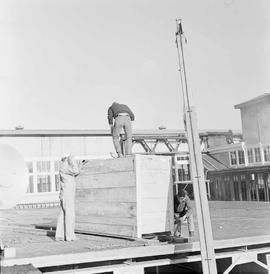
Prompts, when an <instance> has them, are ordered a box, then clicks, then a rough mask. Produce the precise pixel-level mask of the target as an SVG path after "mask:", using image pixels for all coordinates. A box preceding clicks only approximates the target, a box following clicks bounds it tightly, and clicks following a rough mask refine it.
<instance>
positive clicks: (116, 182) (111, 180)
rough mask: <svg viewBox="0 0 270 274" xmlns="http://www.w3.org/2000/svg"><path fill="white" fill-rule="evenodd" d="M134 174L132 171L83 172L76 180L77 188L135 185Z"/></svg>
mask: <svg viewBox="0 0 270 274" xmlns="http://www.w3.org/2000/svg"><path fill="white" fill-rule="evenodd" d="M135 184H136V182H135V176H134V172H133V171H122V172H121V173H120V172H110V173H105V174H102V173H100V174H91V175H89V174H85V173H83V174H82V175H81V176H80V178H79V180H77V186H76V188H77V189H80V188H83V189H88V188H108V187H127V186H135Z"/></svg>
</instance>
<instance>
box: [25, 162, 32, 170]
mask: <svg viewBox="0 0 270 274" xmlns="http://www.w3.org/2000/svg"><path fill="white" fill-rule="evenodd" d="M26 165H27V168H28V172H29V173H33V162H26Z"/></svg>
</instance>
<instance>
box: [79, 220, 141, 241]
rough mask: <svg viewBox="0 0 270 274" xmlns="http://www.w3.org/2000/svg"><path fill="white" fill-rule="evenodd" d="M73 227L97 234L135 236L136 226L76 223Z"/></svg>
mask: <svg viewBox="0 0 270 274" xmlns="http://www.w3.org/2000/svg"><path fill="white" fill-rule="evenodd" d="M75 229H77V230H82V231H85V232H90V233H91V232H92V233H97V234H107V235H117V236H125V237H131V238H134V237H136V226H132V225H131V226H128V225H110V224H108V225H106V224H96V223H94V224H91V223H78V222H77V223H76V226H75Z"/></svg>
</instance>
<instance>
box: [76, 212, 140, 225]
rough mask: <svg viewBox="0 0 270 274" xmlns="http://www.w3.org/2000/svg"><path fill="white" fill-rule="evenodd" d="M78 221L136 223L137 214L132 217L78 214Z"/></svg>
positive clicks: (115, 223)
mask: <svg viewBox="0 0 270 274" xmlns="http://www.w3.org/2000/svg"><path fill="white" fill-rule="evenodd" d="M76 222H78V223H88V224H106V225H128V226H130V225H131V226H135V225H136V216H134V217H131V218H124V217H108V216H106V217H100V216H91V215H89V216H87V217H86V216H82V215H80V216H76Z"/></svg>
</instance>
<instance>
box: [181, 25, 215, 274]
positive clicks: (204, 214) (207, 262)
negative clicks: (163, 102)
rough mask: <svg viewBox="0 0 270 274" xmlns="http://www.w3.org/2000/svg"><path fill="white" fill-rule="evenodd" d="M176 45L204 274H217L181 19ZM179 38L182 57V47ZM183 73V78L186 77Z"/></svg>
mask: <svg viewBox="0 0 270 274" xmlns="http://www.w3.org/2000/svg"><path fill="white" fill-rule="evenodd" d="M176 23H177V32H176V44H177V49H178V59H179V71H180V76H181V85H182V92H183V98H184V116H185V121H184V122H185V127H186V132H187V138H188V146H189V158H190V166H191V176H192V182H193V192H194V198H195V204H196V212H197V221H198V227H199V238H200V249H201V257H202V268H203V273H204V274H216V273H217V266H216V260H215V251H214V245H213V235H212V227H211V219H210V213H209V206H208V200H207V192H206V184H205V178H204V169H203V162H202V154H201V147H200V138H199V132H198V128H197V117H196V111H195V108H194V107H191V106H190V98H189V93H188V85H187V76H186V68H185V59H184V51H183V43H182V38H183V30H182V24H181V21H180V20H177V22H176ZM178 38H179V42H180V50H181V56H180V52H179V47H178V41H177V39H178ZM182 74H183V75H182Z"/></svg>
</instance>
